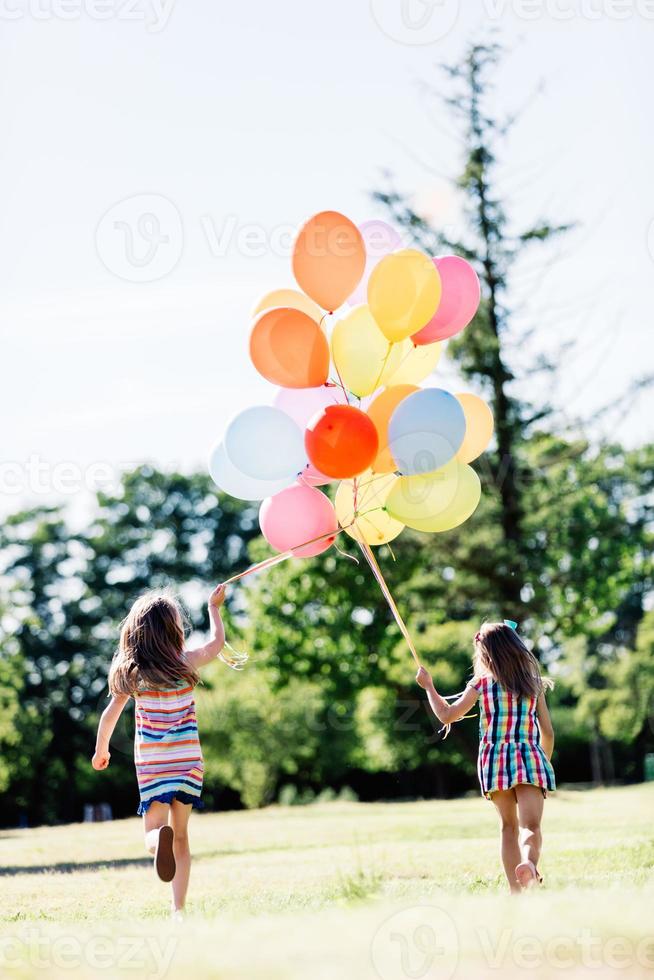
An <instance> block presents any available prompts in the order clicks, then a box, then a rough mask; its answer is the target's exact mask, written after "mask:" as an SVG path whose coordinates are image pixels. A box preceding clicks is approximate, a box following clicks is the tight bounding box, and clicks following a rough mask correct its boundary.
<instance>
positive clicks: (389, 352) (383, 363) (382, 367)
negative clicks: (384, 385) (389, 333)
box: [372, 340, 394, 391]
mask: <svg viewBox="0 0 654 980" xmlns="http://www.w3.org/2000/svg"><path fill="white" fill-rule="evenodd" d="M393 347H394V344H393V341H392V340H389V342H388V350H387V351H386V356H385V357H384V360H383V361H382V366H381V370H380V372H379V374H378V375H377V380H376V381H375V385H374V387H373V389H372V390H373V391H376V390H377V388H378V387H379V382H380V381H381V379H382V375H383V374H384V371H385V370H386V364H387V363H388V358H389V357H390V356H391V350H392V349H393Z"/></svg>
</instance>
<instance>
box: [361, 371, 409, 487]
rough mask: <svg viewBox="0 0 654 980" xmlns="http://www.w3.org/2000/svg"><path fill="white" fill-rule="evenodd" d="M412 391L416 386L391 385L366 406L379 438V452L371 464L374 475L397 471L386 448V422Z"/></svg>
mask: <svg viewBox="0 0 654 980" xmlns="http://www.w3.org/2000/svg"><path fill="white" fill-rule="evenodd" d="M414 391H418V388H417V386H416V385H393V386H392V387H390V388H386V389H385V390H384V391H382V392H380V393H379V394H378V395H377V397H376V398H375V399H374V401H373V402H372V404H371V405H369V406H368V413H367V414H368V416H369V417H370V418H371V419H372V421H373V422H374V423H375V428H376V429H377V435H378V436H379V451H378V453H377V456H376V457H375V460H374V462H373V464H372V468H373V470H374V471H375V473H394V472H395V470H396V469H397V463H396V462H395V460H394V459H393V456H392V454H391V451H390V449H389V446H388V421H389V419H390V417H391V415H392V414H393V412H394V411H395V409H396V408H397V406H398V405H399V404H400V402H402V401H404V399H405V398H406V397H407V396H408V395H412V394H413V392H414Z"/></svg>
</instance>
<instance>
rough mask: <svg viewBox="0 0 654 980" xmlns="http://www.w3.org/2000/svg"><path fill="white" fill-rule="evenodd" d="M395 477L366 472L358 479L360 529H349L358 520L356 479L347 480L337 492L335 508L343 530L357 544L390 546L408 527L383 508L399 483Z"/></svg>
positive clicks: (358, 526) (354, 527)
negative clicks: (361, 541) (354, 520)
mask: <svg viewBox="0 0 654 980" xmlns="http://www.w3.org/2000/svg"><path fill="white" fill-rule="evenodd" d="M397 480H398V477H396V476H395V475H394V474H392V473H391V474H383V475H381V476H375V474H374V473H373V472H372V470H366V471H365V473H362V474H361V475H360V476H358V477H357V478H356V485H357V492H356V512H357V515H358V516H357V524H356V526H354V525H352V527H348V526H347V525H348V524H350V522H351V521H352V519H353V517H354V513H355V505H354V484H355V481H354V480H343V481H342V482H341V483H340V484H339V487H338V490H337V491H336V497H335V499H334V508H335V509H336V516H337V517H338V520H339V523H340V525H341V527H344V528H345V531H346V533H347V534H349V535H350V537H351V538H354V540H355V541H360V540H361V539H363V541H366V542H367V543H368V544H370V545H380V544H386V543H387V542H388V541H392V540H393V539H394V538H396V537H397V536H398V534H400V533H401V532H402V531H403V530H404V524H402V522H401V521H398V520H396V519H395V518H393V517H391V515H390V514H388V513H387V511H386V510H384V509H382V508H383V507H384V505H385V503H386V498H387V497H388V494H389V492H390V491H391V490H392V488H393V485H394V484H395V483H396V482H397Z"/></svg>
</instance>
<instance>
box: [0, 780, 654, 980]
mask: <svg viewBox="0 0 654 980" xmlns="http://www.w3.org/2000/svg"><path fill="white" fill-rule="evenodd" d="M544 831H545V852H544V857H543V860H542V866H541V870H542V872H543V874H544V876H545V886H544V887H543V888H542V889H541V890H540V891H539V892H538V894H529V895H524V896H520V897H518V898H510V897H509V896H508V895H507V894H506V893H505V885H504V882H503V880H502V877H501V876H500V865H499V857H498V845H497V828H496V820H495V816H494V811H493V808H492V806H491V805H490V804H488V803H486V802H485V801H483V800H482V799H481V798H474V799H464V800H453V801H448V802H421V803H401V804H394V803H390V804H372V805H371V804H357V803H329V804H323V805H314V806H309V807H295V808H281V807H271V808H268V809H265V810H259V811H252V812H246V813H225V814H220V813H215V814H202V815H198V816H195V815H194V816H193V818H192V820H191V835H192V840H191V844H192V849H193V852H194V866H193V871H192V875H191V889H190V902H189V906H188V914H187V916H186V919H185V921H184V922H183V923H174V924H173V923H171V922H170V921H169V919H168V914H167V908H168V887H167V886H165V885H162V884H161V883H159V882H158V881H156V880H155V879H154V877H153V872H152V870H151V862H150V860H149V859H148V858H147V857H146V856H144V852H143V844H142V835H141V826H140V821H138V820H137V819H136V818H135V819H130V820H121V821H116V822H114V823H106V824H95V825H93V824H78V825H73V826H66V827H53V828H48V827H43V828H39V829H36V830H16V831H2V832H0V877H1V878H2V880H1V881H0V886H1V889H2V891H1V894H2V902H1V903H0V976H8V977H20V978H23V977H25V978H27V977H61V978H64V977H65V978H67V980H68V978H77V977H94V978H96V977H98V976H102V977H108V978H111V977H124V976H131V977H142V976H148V977H156V978H163V977H175V976H183V977H186V976H188V977H190V978H193V980H199V978H205V977H206V978H209V977H211V978H219V980H231V978H247V980H257V978H264V977H265V978H267V980H268V978H270V980H276V978H284V980H327V978H329V980H332V978H333V980H366V978H376V977H381V978H382V980H396V978H397V980H407V978H439V980H447V978H449V977H474V978H475V980H480V978H481V980H483V978H484V977H488V976H497V977H502V978H506V977H508V978H511V977H514V976H515V977H522V976H529V977H532V978H535V977H539V978H540V977H571V976H589V977H598V978H604V977H626V976H628V977H640V976H643V977H645V976H648V977H651V975H652V971H653V970H654V872H653V867H654V785H643V786H634V787H628V788H625V789H611V790H594V791H588V792H569V791H567V792H566V791H563V792H559V793H557V794H556V796H554V797H552V798H550V799H549V800H548V801H547V803H546V806H545V825H544Z"/></svg>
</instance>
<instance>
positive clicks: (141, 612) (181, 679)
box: [109, 592, 199, 695]
mask: <svg viewBox="0 0 654 980" xmlns="http://www.w3.org/2000/svg"><path fill="white" fill-rule="evenodd" d="M183 651H184V618H183V614H182V611H181V609H180V607H179V605H178V603H177V601H176V600H175V598H174V596H173V595H172V594H170V593H168V592H148V593H146V594H145V595H143V596H141V598H140V599H137V600H136V602H135V603H134V605H133V606H132V608H131V609H130V611H129V613H128V615H127V617H126V618H125V619H124V620H123V623H122V624H121V630H120V642H119V644H118V649H117V650H116V653H115V654H114V658H113V660H112V662H111V668H110V670H109V691H110V692H111V694H128V695H133V694H135V693H136V692H137V691H139V690H144V689H145V690H147V689H152V688H163V687H178V686H179V684H180V683H182V684H191V685H193V686H195V685H196V684H197V683H198V681H199V676H198V673H197V671H196V670H194V669H193V667H192V666H191V665H190V664H188V663H186V661H185V660H184V658H183V656H182V654H183Z"/></svg>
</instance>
